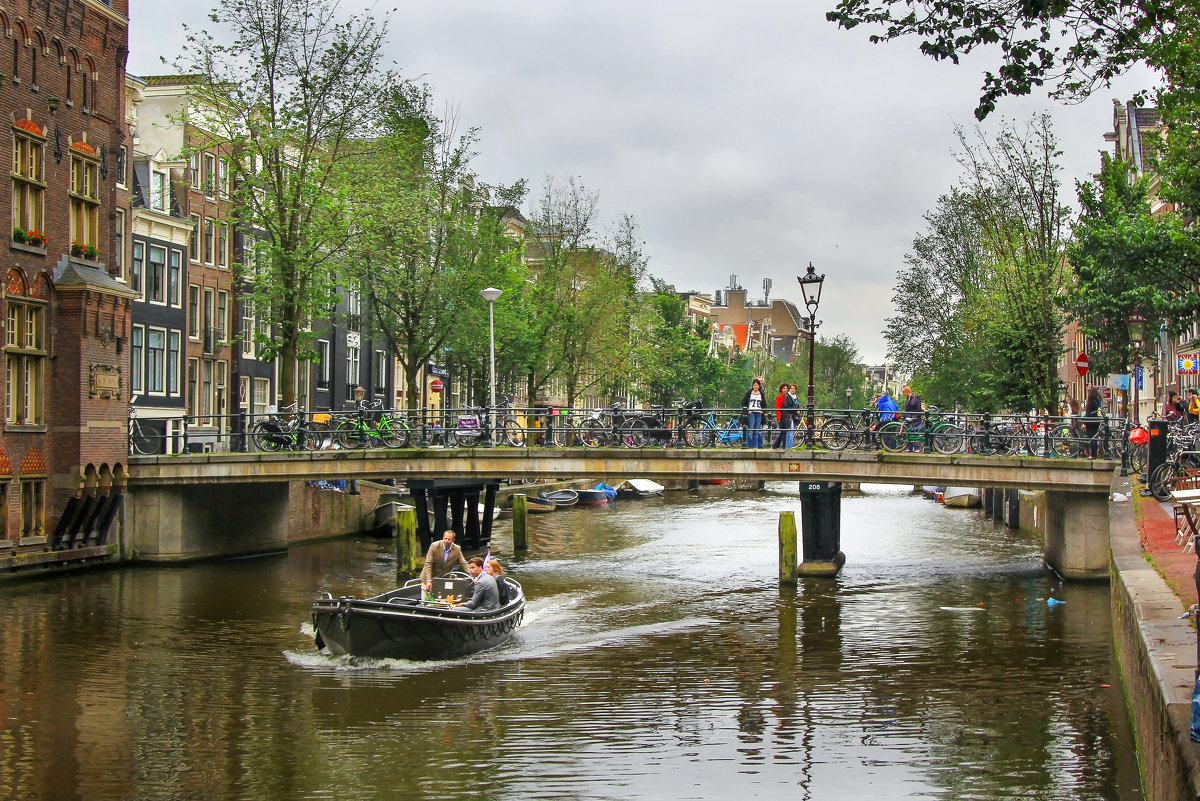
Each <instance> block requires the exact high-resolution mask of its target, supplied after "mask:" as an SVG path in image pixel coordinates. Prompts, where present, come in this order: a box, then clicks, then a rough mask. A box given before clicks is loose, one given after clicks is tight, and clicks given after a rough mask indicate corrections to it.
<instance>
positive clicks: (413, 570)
mask: <svg viewBox="0 0 1200 801" xmlns="http://www.w3.org/2000/svg"><path fill="white" fill-rule="evenodd" d="M394 528H395V532H396V535H395V536H396V578H397V579H398V580H399V581H400V582H403V581H406V580H407V579H410V578H412V577H413V576H415V575H416V574H417V573H418V572H419V571H420V570H421V567H422V566H423V563H424V561H425V556H424V554H422V553H421V543H420V541H419V540H418V539H417V510H416V509H414V508H413V507H411V506H400V507H399V508H398V509H397V510H396V523H395V527H394Z"/></svg>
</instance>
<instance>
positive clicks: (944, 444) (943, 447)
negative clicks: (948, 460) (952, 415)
mask: <svg viewBox="0 0 1200 801" xmlns="http://www.w3.org/2000/svg"><path fill="white" fill-rule="evenodd" d="M962 448H963V431H962V429H961V428H959V427H958V426H955V425H947V426H942V427H941V428H939V429H936V430H934V432H933V449H934V450H935V451H937V452H938V453H940V454H943V455H946V456H948V455H950V454H952V453H958V452H959V451H961V450H962Z"/></svg>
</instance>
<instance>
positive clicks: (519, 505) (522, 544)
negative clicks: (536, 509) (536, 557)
mask: <svg viewBox="0 0 1200 801" xmlns="http://www.w3.org/2000/svg"><path fill="white" fill-rule="evenodd" d="M512 512H513V526H512V531H513V550H514V551H524V550H525V549H526V548H528V547H529V540H528V536H527V535H528V523H529V517H528V513H527V512H526V506H525V493H523V492H517V493H514V494H513V496H512Z"/></svg>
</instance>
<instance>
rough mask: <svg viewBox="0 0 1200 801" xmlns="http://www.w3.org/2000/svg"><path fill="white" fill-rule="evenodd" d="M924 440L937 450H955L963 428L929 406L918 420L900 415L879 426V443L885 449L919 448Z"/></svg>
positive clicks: (959, 446)
mask: <svg viewBox="0 0 1200 801" xmlns="http://www.w3.org/2000/svg"><path fill="white" fill-rule="evenodd" d="M927 439H928V441H929V445H930V447H932V448H933V450H934V451H936V452H938V453H941V454H951V453H958V452H959V451H960V450H962V446H963V430H962V429H961V428H959V427H958V426H957V425H955V424H954V423H952V422H950V421H948V420H947V419H946V418H945V417H943V416H942V415H941V413H940V412H938V410H937V408H936V407H932V406H931V407H930V408H929V409H928V410H927V411H926V412H925V413H923V414H922V415H921V418H920V419H919V420H909V419H908V418H906V417H904V416H903V415H901V416H900V417H899V418H897V419H894V420H889V421H888V422H886V423H884V424H883V425H882V426H880V427H879V444H880V445H881V446H882V447H883V449H884V450H885V451H892V452H896V451H904V450H912V451H923V450H925V442H926V440H927Z"/></svg>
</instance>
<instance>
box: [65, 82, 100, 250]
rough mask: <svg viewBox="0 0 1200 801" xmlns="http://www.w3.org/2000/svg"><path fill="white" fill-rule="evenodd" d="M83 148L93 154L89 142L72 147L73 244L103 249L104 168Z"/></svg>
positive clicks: (78, 143) (77, 143)
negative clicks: (102, 176) (102, 204)
mask: <svg viewBox="0 0 1200 801" xmlns="http://www.w3.org/2000/svg"><path fill="white" fill-rule="evenodd" d="M84 85H85V86H86V85H87V83H86V82H84ZM81 147H82V148H87V150H91V146H90V145H88V144H87V143H86V142H76V143H75V144H73V145H71V151H72V152H71V240H72V241H73V242H79V243H81V244H83V245H85V246H86V245H91V246H92V247H99V246H100V242H99V240H100V233H99V232H100V164H99V162H98V161H96V159H95V158H93V157H91V156H85V155H83V154H81V153H80V152H79V150H78V148H81Z"/></svg>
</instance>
